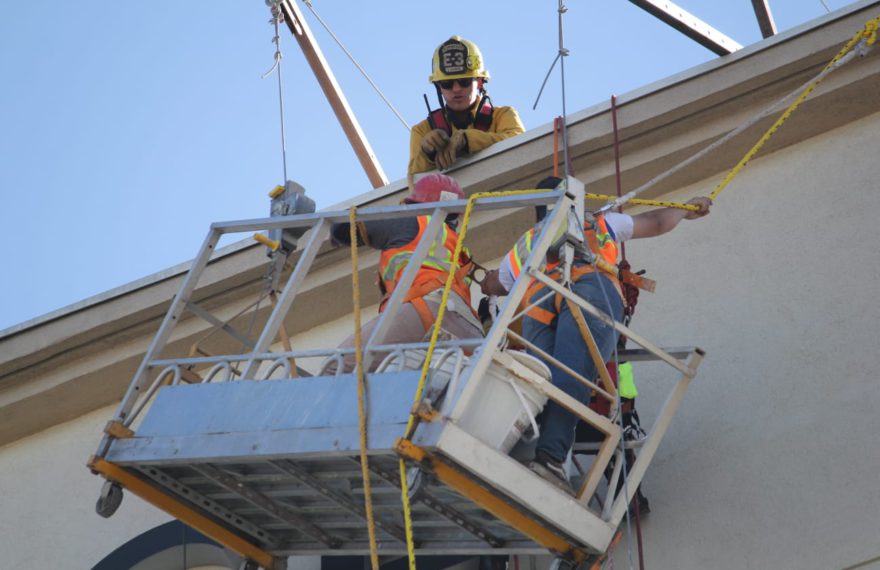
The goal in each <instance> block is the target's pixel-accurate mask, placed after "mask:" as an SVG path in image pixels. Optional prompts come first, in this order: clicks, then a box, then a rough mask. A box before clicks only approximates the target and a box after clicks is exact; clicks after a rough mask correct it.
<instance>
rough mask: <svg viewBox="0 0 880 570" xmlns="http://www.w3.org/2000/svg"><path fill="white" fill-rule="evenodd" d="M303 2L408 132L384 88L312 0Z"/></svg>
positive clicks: (406, 125) (404, 121) (403, 120)
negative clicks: (380, 86)
mask: <svg viewBox="0 0 880 570" xmlns="http://www.w3.org/2000/svg"><path fill="white" fill-rule="evenodd" d="M303 2H304V3H305V5H306V6H307V7H308V9H309V10H311V12H312V14H313V15H314V16H315V18H317V20H318V22H320V24H321V25H322V26H323V27H324V29H325V30H327V33H328V34H330V37H332V38H333V41H335V42H336V45H338V46H339V48H340V49H341V50H342V51H343V52H345V55H347V56H348V59H349V60H351V63H353V64H354V66H355V67H356V68H357V69H358V71H360V72H361V75H363V76H364V79H366V80H367V82H368V83H369V84H370V85H371V86H372V87H373V89H374V90H375V91H376V93H378V94H379V97H381V98H382V100H383V101H385V104H386V105H387V106H388V108H389V109H391V112H392V113H394V115H395V116H396V117H397V118H398V119H399V120H400V123H401V124H402V125H403V128H405V129H406V130H407V132H409V130H410V128H409V124H407V122H406V119H404V118H403V117H402V116H401V114H400V113H398V112H397V109H395V108H394V105H392V104H391V101H389V100H388V97H386V96H385V94H384V93H382V90H381V89H379V86H378V85H376V84H375V83H374V82H373V80H372V79H370V76H369V75H367V72H366V71H365V70H364V68H363V67H361V65H360V64H359V63H358V62H357V61H356V60H355V59H354V56H353V55H351V52H349V51H348V49H346V47H345V46H344V45H342V42H341V41H339V38H338V37H336V34H334V33H333V30H331V29H330V26H328V25H327V24H326V23H325V22H324V20H323V19H321V16H319V15H318V12H316V11H315V8H314V7H313V6H312V1H311V0H303Z"/></svg>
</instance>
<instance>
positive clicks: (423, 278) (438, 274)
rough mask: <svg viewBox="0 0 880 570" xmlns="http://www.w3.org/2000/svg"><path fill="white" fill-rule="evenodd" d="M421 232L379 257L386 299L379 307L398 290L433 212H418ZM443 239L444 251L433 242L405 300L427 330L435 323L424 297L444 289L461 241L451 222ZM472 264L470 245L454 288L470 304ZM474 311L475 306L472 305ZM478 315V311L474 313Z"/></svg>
mask: <svg viewBox="0 0 880 570" xmlns="http://www.w3.org/2000/svg"><path fill="white" fill-rule="evenodd" d="M417 219H418V222H419V233H418V235H416V236H415V238H413V240H412V241H410V242H409V243H408V244H406V245H404V246H401V247H396V248H392V249H386V250H384V251H382V254H381V256H380V257H379V285H380V288H381V290H382V293H383V294H384V296H383V298H382V302H381V303H380V305H379V311H382V310H384V308H385V303H386V302H387V301H388V299H389V298H390V297H391V294H392V293H393V292H394V288H395V287H396V286H397V283H398V282H399V281H400V276H401V275H402V274H403V270H404V268H405V267H406V265H407V264H408V263H409V261H410V259H412V256H413V252H414V251H415V249H416V247H417V246H418V243H419V241H420V240H421V239H422V236H423V235H424V233H425V229H426V228H427V227H428V222H430V220H431V216H418V218H417ZM439 242H440V243H442V246H441V249H440V251H438V248H437V242H434V243H433V244H431V249H430V250H429V251H428V255H427V256H426V257H425V260H424V261H423V262H422V266H421V268H419V272H418V273H417V274H416V277H415V279H414V280H413V284H412V287H410V289H409V291H408V292H407V294H406V296H405V297H404V299H403V302H404V303H410V304H411V305H412V306H413V308H414V309H415V310H416V312H417V313H418V315H419V319H421V321H422V326H423V327H424V328H425V332H427V331H429V330H431V327H432V326H433V325H434V315H433V314H432V313H431V310H430V309H429V308H428V305H427V303H425V300H424V299H423V297H425V295H428V294H429V293H431V292H433V291H436V290H438V289H442V288H443V286H444V284H445V283H446V277H447V275H449V272H450V271H451V269H452V255H453V252H454V251H455V245H456V243H457V242H458V234H457V233H456V232H455V231H453V230H452V228H450V227H449V226H448V225H447V224H444V225H443V235H442V236H441V239H440V240H439ZM471 268H472V262H471V259H470V254H469V252H468V251H467V248H462V252H461V255H460V256H459V268H458V270H456V272H455V275H454V279H453V283H452V290H453V291H454V292H455V293H456V294H457V295H458V296H460V297H461V298H462V299H463V300H464V301H465V303H466V305H467V306H468V308H470V307H471V290H470V279H469V278H468V274H469V273H470V271H471ZM470 310H471V312H473V309H470ZM474 316H475V317H476V313H474Z"/></svg>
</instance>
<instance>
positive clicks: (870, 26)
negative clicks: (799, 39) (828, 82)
mask: <svg viewBox="0 0 880 570" xmlns="http://www.w3.org/2000/svg"><path fill="white" fill-rule="evenodd" d="M878 22H880V16H878V17H877V18H874V19H873V20H868V22H866V23H865V26H864V27H863V28H862V29H861V30H859V31H858V32H856V34H855V35H854V36H853V37H852V39H851V40H850V41H849V42H847V44H846V45H845V46H843V49H841V50H840V52H838V54H837V55H835V56H834V58H833V59H832V60H831V61H830V62H828V65H826V66H825V68H824V69H823V70H822V71H821V72H820V73H819V75H817V76H816V77H815V78H814V79H813V80H812V81H811V82H810V84H809V85H807V87H806V89H804V90H803V92H801V94H800V95H799V96H798V98H797V99H795V101H794V103H792V104H791V105H789V107H788V109H786V110H785V112H784V113H782V115H780V117H779V118H778V119H776V122H775V123H773V125H772V126H771V127H770V128H769V129H767V132H765V133H764V135H763V136H762V137H761V138H760V139H758V142H757V143H755V145H754V146H753V147H752V148H750V149H749V151H748V152H747V153H746V154H745V156H743V157H742V158H741V159H740V161H739V162H738V163H737V164H736V166H734V167H733V168H732V169H731V170H730V172H728V173H727V176H725V177H724V180H722V181H721V182H720V183H719V184H718V186H716V187H715V190H713V191H712V193H711V194H709V197H710V198H712V199H713V200H714V199H715V196H717V195H718V194H720V193H721V191H722V190H724V188H725V187H726V186H727V185H728V184H730V181H731V180H733V179H734V177H735V176H736V175H737V174H739V171H740V170H742V169H743V168H744V167H745V166H746V164H748V163H749V161H750V160H751V159H752V157H754V156H755V155H756V154H757V153H758V151H759V150H761V147H763V146H764V145H765V144H766V143H767V141H768V140H770V137H772V136H773V134H774V133H775V132H776V131H777V130H779V127H781V126H782V124H783V123H784V122H785V121H786V120H787V119H788V118H789V117H790V116H791V114H792V113H794V112H795V110H797V108H798V107H799V106H800V104H801V103H803V102H804V101H805V100H806V98H807V97H809V96H810V93H812V92H813V90H814V89H816V87H818V85H819V83H821V82H822V80H823V79H825V78H826V77H827V76H828V75H829V74H830V73H831V72H832V71H834V70H835V69H837V68H838V67H840V66H842V65H844V64H845V63H847V62H849V61H850V59H852V57H854V56H855V54H856V53H857V52H854V51H852V50H853V48H855V47H856V45H858V44H859V43H860V42H861V41H863V37H864V36H865V34H866V33H867V34H869V35H873V37H874V40H873V41H872V40H870V39H867V40H864V41H865V44H866V47H867V46H870V45H871V44H873V43H874V41H876V34H877V24H878ZM846 56H849V58H848V59H846V60H844V58H845V57H846Z"/></svg>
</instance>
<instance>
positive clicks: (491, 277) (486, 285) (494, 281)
mask: <svg viewBox="0 0 880 570" xmlns="http://www.w3.org/2000/svg"><path fill="white" fill-rule="evenodd" d="M480 290H481V291H482V292H483V294H484V295H507V289H505V288H504V285H502V284H501V280H500V279H499V278H498V270H497V269H492V270H491V271H487V272H486V276H485V277H483V282H482V283H480Z"/></svg>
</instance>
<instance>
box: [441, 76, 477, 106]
mask: <svg viewBox="0 0 880 570" xmlns="http://www.w3.org/2000/svg"><path fill="white" fill-rule="evenodd" d="M440 83H441V84H440V93H441V94H442V95H443V99H444V100H445V101H446V106H447V107H449V108H450V109H451V110H452V111H459V112H460V111H467V110H468V109H470V108H471V106H472V105H473V104H474V103H476V102H477V96H478V95H479V94H480V92H479V89H477V80H476V79H465V80H462V79H457V80H454V81H443V82H440ZM450 83H451V84H452V85H449V84H450ZM444 84H445V85H444ZM462 84H464V85H462ZM447 86H448V88H447Z"/></svg>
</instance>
